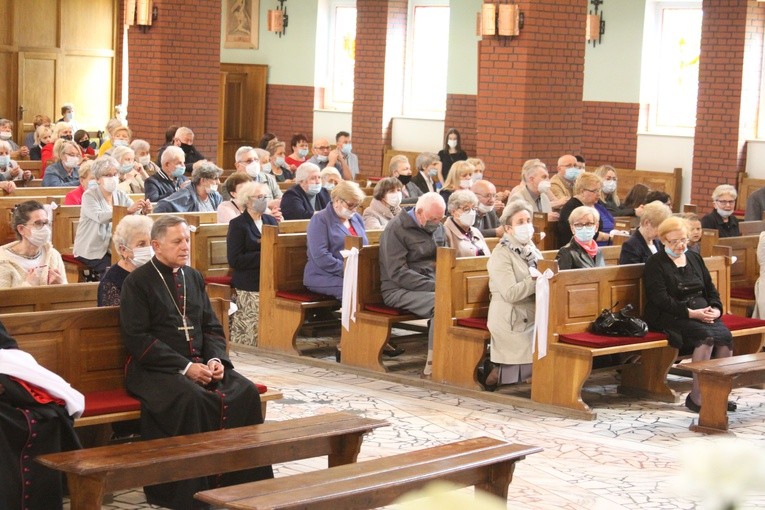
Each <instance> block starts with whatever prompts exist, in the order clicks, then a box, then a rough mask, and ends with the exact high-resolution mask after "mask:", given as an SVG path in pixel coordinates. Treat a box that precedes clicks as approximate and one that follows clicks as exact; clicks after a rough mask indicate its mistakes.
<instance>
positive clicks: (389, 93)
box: [352, 0, 407, 175]
mask: <svg viewBox="0 0 765 510" xmlns="http://www.w3.org/2000/svg"><path fill="white" fill-rule="evenodd" d="M406 8H407V1H406V0H379V1H375V2H357V4H356V69H355V73H354V84H355V88H354V93H353V127H352V133H353V148H354V152H355V153H356V155H357V156H358V157H359V167H360V168H361V170H362V172H363V173H364V174H365V175H380V172H381V170H382V158H383V150H384V148H385V145H389V144H390V121H391V115H394V114H395V113H396V112H397V111H400V108H401V106H400V100H399V104H398V106H397V107H396V105H395V104H394V103H395V101H396V100H395V98H396V96H397V95H399V93H398V92H397V89H400V87H401V83H402V81H401V80H399V81H398V82H397V83H396V80H394V78H393V77H394V76H395V75H397V74H399V73H398V72H397V71H398V70H399V68H401V69H403V65H404V59H403V56H402V53H401V52H399V51H393V50H391V52H390V54H389V53H388V48H389V47H390V48H394V47H395V48H398V47H400V46H401V47H403V44H401V45H400V46H399V45H398V44H394V42H396V41H398V42H400V40H401V39H400V38H405V36H406ZM394 39H395V41H394ZM386 80H388V81H389V82H390V84H386ZM386 102H387V103H388V105H387V107H386V105H385V103H386Z"/></svg>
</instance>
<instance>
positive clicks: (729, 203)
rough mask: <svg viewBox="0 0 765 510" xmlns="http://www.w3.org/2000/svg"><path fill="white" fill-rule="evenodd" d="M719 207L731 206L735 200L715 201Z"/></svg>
mask: <svg viewBox="0 0 765 510" xmlns="http://www.w3.org/2000/svg"><path fill="white" fill-rule="evenodd" d="M715 202H717V203H718V204H720V205H733V204H735V203H736V201H735V200H715Z"/></svg>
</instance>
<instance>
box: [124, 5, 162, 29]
mask: <svg viewBox="0 0 765 510" xmlns="http://www.w3.org/2000/svg"><path fill="white" fill-rule="evenodd" d="M158 15H159V10H158V9H157V6H156V5H154V0H126V1H125V24H126V25H128V26H133V25H137V26H138V28H139V29H140V30H141V32H143V33H144V34H145V33H146V32H147V31H148V30H149V28H151V24H152V23H154V22H155V21H157V18H158Z"/></svg>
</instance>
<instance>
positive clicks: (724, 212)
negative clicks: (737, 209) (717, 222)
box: [715, 207, 733, 218]
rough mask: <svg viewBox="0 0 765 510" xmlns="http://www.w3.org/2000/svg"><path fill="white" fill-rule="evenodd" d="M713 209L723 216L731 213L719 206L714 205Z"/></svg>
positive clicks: (725, 216) (731, 212)
mask: <svg viewBox="0 0 765 510" xmlns="http://www.w3.org/2000/svg"><path fill="white" fill-rule="evenodd" d="M715 209H716V210H717V214H719V215H720V216H722V217H723V218H727V217H728V216H730V215H731V214H733V211H726V210H725V209H722V208H720V207H715Z"/></svg>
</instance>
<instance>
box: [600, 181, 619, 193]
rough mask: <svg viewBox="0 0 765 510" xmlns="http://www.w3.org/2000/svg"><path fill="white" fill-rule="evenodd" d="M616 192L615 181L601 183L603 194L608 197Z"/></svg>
mask: <svg viewBox="0 0 765 510" xmlns="http://www.w3.org/2000/svg"><path fill="white" fill-rule="evenodd" d="M614 191H616V181H603V193H605V194H606V195H610V194H611V193H613V192H614Z"/></svg>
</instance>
